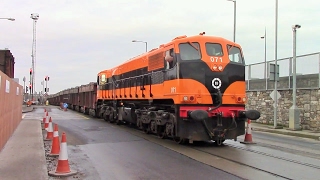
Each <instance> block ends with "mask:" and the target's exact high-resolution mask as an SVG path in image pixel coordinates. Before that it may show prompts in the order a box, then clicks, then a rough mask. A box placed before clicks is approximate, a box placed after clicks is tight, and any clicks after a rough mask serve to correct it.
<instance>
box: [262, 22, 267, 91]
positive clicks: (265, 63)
mask: <svg viewBox="0 0 320 180" xmlns="http://www.w3.org/2000/svg"><path fill="white" fill-rule="evenodd" d="M261 39H264V79H265V81H266V90H268V80H267V29H266V27H265V28H264V36H261Z"/></svg>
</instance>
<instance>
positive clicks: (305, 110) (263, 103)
mask: <svg viewBox="0 0 320 180" xmlns="http://www.w3.org/2000/svg"><path fill="white" fill-rule="evenodd" d="M318 77H319V74H312V75H304V76H299V78H298V77H297V88H298V90H297V101H296V102H297V106H298V108H299V109H300V124H301V127H302V129H308V130H312V131H320V89H319V88H317V86H318V82H319V79H318ZM288 82H289V78H288V77H282V79H281V78H280V82H279V83H278V84H279V86H278V88H279V90H278V92H279V93H280V94H281V98H280V99H279V100H278V114H277V117H278V118H277V124H278V125H282V126H285V127H288V126H289V109H290V107H291V106H292V90H291V89H289V88H288V87H286V88H285V87H283V85H285V84H286V83H287V85H289V83H288ZM291 82H292V81H291ZM273 83H274V82H272V86H273ZM251 85H252V86H251ZM269 85H271V84H269ZM291 86H292V85H291ZM252 87H256V88H257V89H258V88H260V89H264V88H265V80H261V79H259V80H251V81H250V87H249V88H250V89H253V88H252ZM261 87H262V88H261ZM299 88H303V89H299ZM272 91H273V87H272V88H271V87H270V90H248V91H247V97H248V102H247V106H246V108H247V109H257V110H259V111H260V112H261V118H259V119H258V120H257V121H256V122H258V123H263V124H273V112H274V107H273V103H274V101H273V100H272V99H271V97H270V93H271V92H272Z"/></svg>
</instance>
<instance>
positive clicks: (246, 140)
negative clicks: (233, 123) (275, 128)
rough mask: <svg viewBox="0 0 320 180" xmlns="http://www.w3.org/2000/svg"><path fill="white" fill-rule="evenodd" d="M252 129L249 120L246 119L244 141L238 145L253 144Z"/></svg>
mask: <svg viewBox="0 0 320 180" xmlns="http://www.w3.org/2000/svg"><path fill="white" fill-rule="evenodd" d="M251 132H252V129H251V120H250V119H248V123H247V128H246V135H245V137H244V141H243V142H240V143H243V144H255V143H254V142H253V141H252V134H251Z"/></svg>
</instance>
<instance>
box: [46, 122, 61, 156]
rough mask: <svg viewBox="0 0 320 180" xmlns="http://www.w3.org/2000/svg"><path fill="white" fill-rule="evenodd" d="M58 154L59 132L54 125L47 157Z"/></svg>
mask: <svg viewBox="0 0 320 180" xmlns="http://www.w3.org/2000/svg"><path fill="white" fill-rule="evenodd" d="M59 152H60V142H59V131H58V125H57V124H54V131H53V140H52V143H51V152H50V154H48V156H59Z"/></svg>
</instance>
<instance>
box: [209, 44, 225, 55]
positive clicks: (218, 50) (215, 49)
mask: <svg viewBox="0 0 320 180" xmlns="http://www.w3.org/2000/svg"><path fill="white" fill-rule="evenodd" d="M206 51H207V55H208V56H223V52H222V46H221V44H218V43H206Z"/></svg>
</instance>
